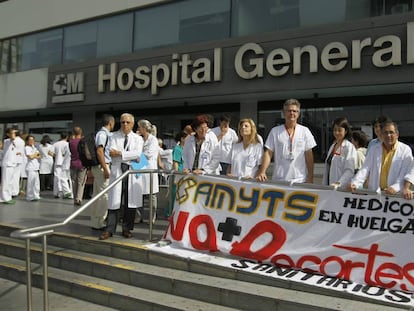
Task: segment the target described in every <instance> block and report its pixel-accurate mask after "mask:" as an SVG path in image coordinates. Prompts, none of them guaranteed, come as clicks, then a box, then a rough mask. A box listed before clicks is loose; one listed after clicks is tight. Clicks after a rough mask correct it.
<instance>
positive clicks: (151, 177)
mask: <svg viewBox="0 0 414 311" xmlns="http://www.w3.org/2000/svg"><path fill="white" fill-rule="evenodd" d="M149 174H150V193H149V235H148V240H149V241H152V220H153V218H154V212H153V210H152V207H153V205H154V202H153V201H152V192H153V189H152V179H153V178H154V177H153V176H152V173H149Z"/></svg>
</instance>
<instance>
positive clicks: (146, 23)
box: [134, 0, 230, 50]
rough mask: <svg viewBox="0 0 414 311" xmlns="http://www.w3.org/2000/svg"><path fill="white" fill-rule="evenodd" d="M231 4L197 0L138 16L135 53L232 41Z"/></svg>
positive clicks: (219, 1)
mask: <svg viewBox="0 0 414 311" xmlns="http://www.w3.org/2000/svg"><path fill="white" fill-rule="evenodd" d="M229 26H230V0H210V1H203V0H194V1H183V2H180V3H173V4H170V5H163V6H160V7H155V8H150V9H145V10H141V11H137V12H136V13H135V37H134V50H140V49H145V48H150V47H160V46H167V45H173V44H179V43H192V42H200V41H208V40H217V39H224V38H228V37H229Z"/></svg>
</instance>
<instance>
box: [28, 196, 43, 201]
mask: <svg viewBox="0 0 414 311" xmlns="http://www.w3.org/2000/svg"><path fill="white" fill-rule="evenodd" d="M40 199H41V198H40V197H39V198H34V199H31V200H30V202H36V201H39V200H40Z"/></svg>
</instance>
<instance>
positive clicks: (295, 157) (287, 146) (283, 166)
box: [257, 98, 316, 183]
mask: <svg viewBox="0 0 414 311" xmlns="http://www.w3.org/2000/svg"><path fill="white" fill-rule="evenodd" d="M283 113H284V115H285V124H283V125H279V126H275V127H274V128H272V130H271V131H270V133H269V136H268V137H267V139H266V143H265V151H264V153H263V159H262V165H261V166H260V170H259V171H258V173H257V179H258V180H259V181H266V180H267V175H266V170H267V168H268V167H269V165H270V161H271V159H272V157H274V166H273V175H272V179H273V180H274V181H288V182H295V183H303V182H306V183H313V151H312V149H313V148H314V147H315V146H316V142H315V138H314V137H313V135H312V133H311V131H310V130H309V129H308V128H307V127H306V126H303V125H301V124H298V119H299V115H300V102H299V101H298V100H297V99H294V98H291V99H288V100H286V101H285V103H284V104H283Z"/></svg>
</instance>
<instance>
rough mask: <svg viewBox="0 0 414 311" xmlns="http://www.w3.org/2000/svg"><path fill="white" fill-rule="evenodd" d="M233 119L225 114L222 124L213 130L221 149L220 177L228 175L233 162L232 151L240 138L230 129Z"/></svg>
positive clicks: (222, 117) (221, 119)
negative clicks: (228, 168)
mask: <svg viewBox="0 0 414 311" xmlns="http://www.w3.org/2000/svg"><path fill="white" fill-rule="evenodd" d="M230 121H231V117H230V116H229V115H228V114H223V115H222V116H221V117H220V124H219V126H217V127H214V128H212V129H211V131H212V132H213V133H214V134H216V136H217V140H218V142H219V149H220V167H221V169H220V175H226V174H227V171H228V170H227V167H228V166H229V165H230V162H231V149H232V147H233V144H235V143H237V140H238V136H237V133H236V131H235V130H233V129H232V128H230Z"/></svg>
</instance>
